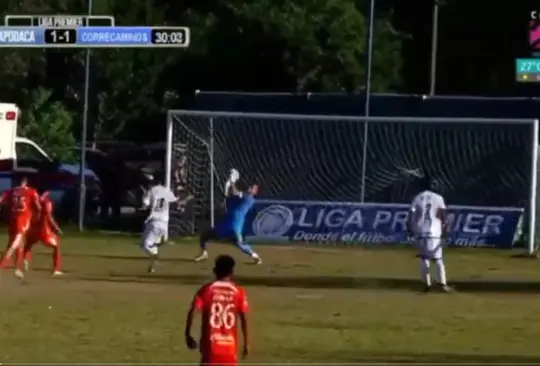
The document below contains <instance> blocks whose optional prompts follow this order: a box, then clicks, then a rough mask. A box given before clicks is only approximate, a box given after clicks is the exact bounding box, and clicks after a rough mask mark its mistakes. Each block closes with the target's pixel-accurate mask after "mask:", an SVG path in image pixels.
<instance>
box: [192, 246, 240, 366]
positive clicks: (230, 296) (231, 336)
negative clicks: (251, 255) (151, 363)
mask: <svg viewBox="0 0 540 366" xmlns="http://www.w3.org/2000/svg"><path fill="white" fill-rule="evenodd" d="M234 265H235V263H234V259H233V258H232V257H230V256H228V255H221V256H219V257H218V258H217V259H216V263H215V266H214V274H215V275H216V279H215V280H214V281H213V282H210V283H208V284H206V285H204V286H203V287H201V289H200V290H199V291H197V294H196V295H195V297H194V298H193V302H192V304H191V308H190V310H189V312H188V314H187V319H186V329H185V337H186V345H187V347H188V348H189V349H196V348H197V342H196V341H195V339H193V337H192V336H191V327H192V324H193V317H194V315H195V312H196V311H200V312H201V314H202V322H201V342H200V347H199V350H200V352H201V365H208V366H217V365H229V366H235V365H237V363H238V360H237V352H238V340H237V338H238V331H237V329H238V327H237V324H238V321H240V325H241V328H242V335H243V346H244V347H243V352H242V354H243V356H244V357H245V356H247V355H248V352H249V344H248V326H247V311H248V302H247V296H246V293H245V291H244V289H242V288H241V287H239V286H237V285H236V284H235V283H234V282H232V279H231V277H232V275H233V271H234Z"/></svg>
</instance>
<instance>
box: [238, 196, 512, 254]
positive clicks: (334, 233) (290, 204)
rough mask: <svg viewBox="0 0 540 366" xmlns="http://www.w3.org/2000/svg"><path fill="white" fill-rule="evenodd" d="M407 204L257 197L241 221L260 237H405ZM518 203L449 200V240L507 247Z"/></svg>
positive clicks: (370, 240)
mask: <svg viewBox="0 0 540 366" xmlns="http://www.w3.org/2000/svg"><path fill="white" fill-rule="evenodd" d="M408 212H409V205H405V204H374V203H364V204H362V203H353V202H314V201H279V200H258V201H257V202H256V203H255V206H254V208H253V210H252V211H251V213H250V214H249V215H248V217H247V219H246V223H245V226H244V228H245V235H246V236H247V237H251V238H255V239H264V240H293V241H294V240H298V241H316V242H325V241H327V242H358V243H366V244H396V243H405V242H407V241H408V240H409V238H408V236H409V235H408V233H407V230H406V224H407V219H408ZM522 215H523V209H521V208H498V207H497V208H495V207H473V206H450V207H449V208H448V214H447V219H448V224H449V225H450V234H449V237H448V239H449V244H450V245H455V246H471V247H496V248H510V247H512V245H513V242H514V239H515V236H516V233H517V231H518V228H519V226H520V223H521V217H522Z"/></svg>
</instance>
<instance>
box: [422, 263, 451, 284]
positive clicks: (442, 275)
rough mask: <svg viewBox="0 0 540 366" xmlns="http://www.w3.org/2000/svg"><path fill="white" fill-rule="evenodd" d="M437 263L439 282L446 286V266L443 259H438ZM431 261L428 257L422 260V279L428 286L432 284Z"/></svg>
mask: <svg viewBox="0 0 540 366" xmlns="http://www.w3.org/2000/svg"><path fill="white" fill-rule="evenodd" d="M435 264H436V266H437V280H438V282H439V283H440V284H441V285H443V286H446V267H445V266H444V262H443V260H442V259H436V260H435ZM429 269H430V262H429V260H428V259H422V261H421V262H420V273H421V275H422V281H423V282H424V283H425V285H426V286H431V275H430V273H429Z"/></svg>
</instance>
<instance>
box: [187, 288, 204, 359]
mask: <svg viewBox="0 0 540 366" xmlns="http://www.w3.org/2000/svg"><path fill="white" fill-rule="evenodd" d="M203 291H204V287H203V288H202V289H200V290H199V291H197V294H196V295H195V297H194V298H193V301H192V302H191V306H190V307H189V310H188V312H187V314H186V327H185V329H184V337H185V340H186V346H187V347H188V348H189V349H195V348H197V342H196V341H195V338H193V336H192V335H191V329H192V328H193V319H194V318H195V313H196V312H197V310H200V309H201V308H202V306H203V296H202V294H203Z"/></svg>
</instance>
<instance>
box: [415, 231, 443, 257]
mask: <svg viewBox="0 0 540 366" xmlns="http://www.w3.org/2000/svg"><path fill="white" fill-rule="evenodd" d="M417 240H418V249H419V250H420V254H421V255H422V257H423V258H424V259H434V260H435V259H442V256H443V246H442V244H443V241H442V239H441V238H440V237H439V238H431V237H425V238H418V239H417Z"/></svg>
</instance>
